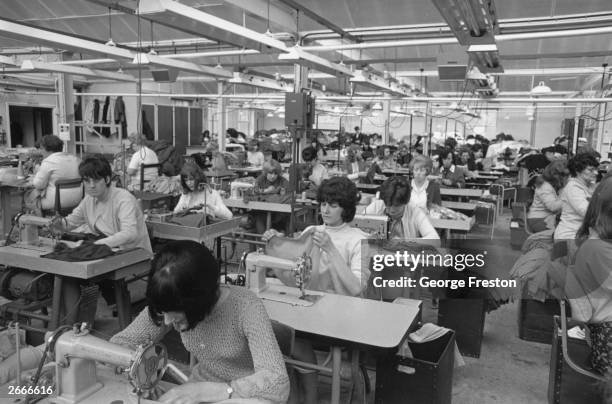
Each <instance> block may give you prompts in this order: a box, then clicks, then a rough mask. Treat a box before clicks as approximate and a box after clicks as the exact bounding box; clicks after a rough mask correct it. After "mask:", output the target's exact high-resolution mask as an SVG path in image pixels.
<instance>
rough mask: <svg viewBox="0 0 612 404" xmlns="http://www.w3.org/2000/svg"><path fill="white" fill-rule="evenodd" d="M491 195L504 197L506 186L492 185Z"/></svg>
mask: <svg viewBox="0 0 612 404" xmlns="http://www.w3.org/2000/svg"><path fill="white" fill-rule="evenodd" d="M489 193H490V194H491V195H500V196H503V195H504V186H503V185H501V184H491V187H490V188H489Z"/></svg>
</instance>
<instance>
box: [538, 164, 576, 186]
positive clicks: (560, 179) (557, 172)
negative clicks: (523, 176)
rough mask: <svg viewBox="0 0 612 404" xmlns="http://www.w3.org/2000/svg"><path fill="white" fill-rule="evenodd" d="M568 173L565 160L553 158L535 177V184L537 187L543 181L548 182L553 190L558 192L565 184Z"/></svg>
mask: <svg viewBox="0 0 612 404" xmlns="http://www.w3.org/2000/svg"><path fill="white" fill-rule="evenodd" d="M568 175H569V171H568V169H567V162H566V161H565V160H555V161H553V162H551V163H550V164H549V165H547V166H546V168H544V171H543V172H542V175H540V176H539V177H538V178H537V179H536V181H535V186H536V188H539V187H540V186H542V184H544V182H548V183H549V184H550V185H552V187H553V188H554V189H555V191H557V192H559V190H560V189H561V188H563V187H564V186H565V182H566V180H567V176H568Z"/></svg>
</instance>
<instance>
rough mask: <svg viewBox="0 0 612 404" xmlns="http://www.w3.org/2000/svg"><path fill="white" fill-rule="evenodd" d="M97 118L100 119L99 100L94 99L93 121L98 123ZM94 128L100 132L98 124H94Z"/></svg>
mask: <svg viewBox="0 0 612 404" xmlns="http://www.w3.org/2000/svg"><path fill="white" fill-rule="evenodd" d="M99 120H100V101H98V100H94V107H93V123H98V122H99ZM94 130H95V131H96V132H98V133H100V127H99V126H94Z"/></svg>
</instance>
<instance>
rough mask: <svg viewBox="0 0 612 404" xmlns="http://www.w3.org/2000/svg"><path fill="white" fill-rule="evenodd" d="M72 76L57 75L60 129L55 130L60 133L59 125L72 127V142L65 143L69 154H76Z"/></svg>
mask: <svg viewBox="0 0 612 404" xmlns="http://www.w3.org/2000/svg"><path fill="white" fill-rule="evenodd" d="M72 87H73V81H72V75H70V74H63V73H60V74H58V75H57V93H58V95H57V107H58V108H57V112H58V119H57V123H58V127H56V128H53V132H54V133H59V124H60V123H67V124H69V125H70V140H69V141H65V143H66V146H65V149H66V151H67V152H68V153H72V154H76V145H75V140H76V137H75V130H74V90H73V88H72Z"/></svg>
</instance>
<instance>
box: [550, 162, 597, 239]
mask: <svg viewBox="0 0 612 404" xmlns="http://www.w3.org/2000/svg"><path fill="white" fill-rule="evenodd" d="M598 166H599V164H598V162H597V160H596V159H595V157H593V156H592V155H590V154H577V155H575V156H574V157H572V158H571V159H570V160H569V161H568V162H567V168H568V170H569V173H570V179H569V180H568V181H567V184H566V185H565V187H563V189H562V190H561V195H560V197H561V202H562V204H563V207H562V208H561V219H560V220H559V224H558V225H557V228H556V229H555V234H554V238H555V240H573V239H574V238H575V237H576V232H577V231H578V228H579V227H580V225H581V224H582V220H583V219H584V215H585V213H586V210H587V207H588V206H589V199H590V198H591V195H592V194H593V189H594V186H595V180H596V179H597V167H598Z"/></svg>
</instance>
